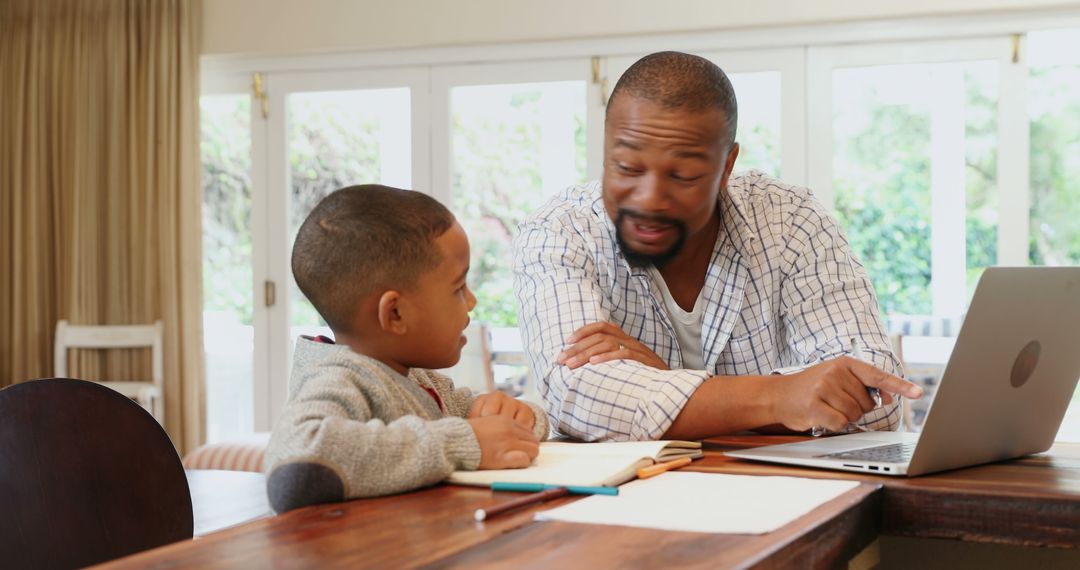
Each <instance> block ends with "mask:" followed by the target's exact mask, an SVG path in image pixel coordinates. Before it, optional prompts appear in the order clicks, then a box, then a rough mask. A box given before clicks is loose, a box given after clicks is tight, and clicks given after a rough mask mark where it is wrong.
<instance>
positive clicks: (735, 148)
mask: <svg viewBox="0 0 1080 570" xmlns="http://www.w3.org/2000/svg"><path fill="white" fill-rule="evenodd" d="M738 158H739V143H731V150H729V151H728V155H727V161H726V162H725V163H724V176H723V177H722V178H721V180H720V189H721V190H722V189H724V188H727V181H728V177H730V176H731V171H732V170H733V169H734V168H735V160H736V159H738Z"/></svg>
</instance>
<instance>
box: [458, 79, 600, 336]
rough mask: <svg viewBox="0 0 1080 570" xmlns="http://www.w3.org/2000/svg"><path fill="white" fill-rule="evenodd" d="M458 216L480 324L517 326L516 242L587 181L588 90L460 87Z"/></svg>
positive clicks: (568, 85) (581, 85) (567, 85)
mask: <svg viewBox="0 0 1080 570" xmlns="http://www.w3.org/2000/svg"><path fill="white" fill-rule="evenodd" d="M450 108H451V114H452V121H453V127H452V133H453V134H452V140H451V149H452V150H451V155H450V160H451V163H452V164H453V175H452V176H453V178H452V180H453V182H452V184H451V193H452V196H453V198H452V199H451V208H452V209H453V211H454V212H455V213H456V214H457V216H458V219H459V221H460V222H461V224H462V226H463V227H464V228H465V231H466V232H467V233H468V235H469V240H470V246H471V248H472V263H471V266H470V269H469V281H470V287H471V288H472V290H473V293H474V294H475V295H476V299H477V304H476V309H475V310H474V311H473V313H472V317H473V319H475V320H477V321H478V322H482V323H485V324H487V325H489V326H494V327H516V326H517V318H518V316H517V301H516V300H515V299H514V292H513V274H512V272H511V268H510V259H511V256H512V251H511V247H510V241H511V239H513V237H514V235H516V234H517V225H518V223H520V222H521V221H522V220H523V219H524V218H525V216H527V215H528V214H530V213H531V212H533V211H534V210H535V209H536V208H538V207H539V206H540V205H541V204H543V202H544V201H546V200H547V199H548V198H549V197H550V196H551V195H553V194H555V193H556V192H558V191H560V190H562V189H563V188H565V187H567V186H570V185H571V184H574V183H580V182H584V181H585V82H584V81H553V82H545V83H517V84H502V85H474V86H463V87H454V88H452V89H451V91H450Z"/></svg>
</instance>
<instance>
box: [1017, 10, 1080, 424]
mask: <svg viewBox="0 0 1080 570" xmlns="http://www.w3.org/2000/svg"><path fill="white" fill-rule="evenodd" d="M1028 40H1029V42H1028V43H1029V46H1030V50H1029V53H1030V58H1029V67H1028V69H1029V79H1028V115H1029V118H1030V120H1031V241H1030V252H1031V263H1032V264H1034V265H1077V264H1080V98H1077V93H1080V29H1075V30H1055V31H1050V32H1032V33H1031V34H1029V36H1028ZM1057 439H1058V440H1059V441H1080V390H1077V392H1076V394H1074V395H1073V399H1072V403H1071V404H1070V406H1069V410H1068V411H1067V412H1066V414H1065V421H1064V422H1063V423H1062V426H1061V430H1060V431H1059V432H1058V436H1057Z"/></svg>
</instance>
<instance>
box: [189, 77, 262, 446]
mask: <svg viewBox="0 0 1080 570" xmlns="http://www.w3.org/2000/svg"><path fill="white" fill-rule="evenodd" d="M199 107H200V110H201V112H202V118H201V121H202V124H201V136H202V184H203V325H204V330H203V338H204V339H205V344H204V346H205V348H204V350H205V353H206V392H207V393H206V419H207V422H206V423H207V439H208V440H209V441H211V442H213V441H219V440H222V439H227V438H229V437H231V436H234V435H239V434H244V433H249V432H251V431H252V429H254V399H253V381H252V380H253V357H254V353H253V349H254V331H253V329H252V322H251V318H252V275H251V100H250V98H249V97H248V96H247V95H208V96H204V97H203V98H202V99H201V102H200V105H199Z"/></svg>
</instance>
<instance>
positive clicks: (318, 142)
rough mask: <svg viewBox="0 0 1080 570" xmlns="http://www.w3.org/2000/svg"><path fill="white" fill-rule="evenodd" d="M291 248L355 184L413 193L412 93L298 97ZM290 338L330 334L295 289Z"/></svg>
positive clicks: (292, 140) (292, 109)
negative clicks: (323, 206)
mask: <svg viewBox="0 0 1080 570" xmlns="http://www.w3.org/2000/svg"><path fill="white" fill-rule="evenodd" d="M287 112H288V135H287V136H288V157H289V188H290V191H289V226H290V227H289V236H290V239H289V244H290V247H291V245H292V243H293V241H294V240H295V237H296V232H297V231H298V230H299V229H300V224H302V223H303V222H304V218H306V217H307V215H308V214H309V213H310V212H311V209H312V208H314V207H315V204H317V203H318V202H319V200H321V199H322V198H323V197H324V196H326V195H327V194H329V193H330V192H333V191H334V190H337V189H339V188H342V187H345V186H351V185H354V184H385V185H388V186H394V187H397V188H408V189H412V142H411V141H412V137H411V132H412V131H411V126H410V125H411V116H410V93H409V89H408V88H394V89H369V90H356V91H326V92H309V93H295V94H292V95H289V97H288V99H287ZM289 295H290V313H291V315H290V322H291V330H290V336H289V338H290V339H294V340H295V339H296V337H297V336H298V335H301V334H306V335H317V334H325V335H327V336H331V333H330V329H329V328H327V327H326V323H324V322H323V320H322V318H321V317H320V316H319V314H318V313H317V312H316V311H315V308H314V307H312V306H311V303H309V302H308V300H307V299H306V298H305V297H304V295H303V293H301V292H300V290H299V288H297V287H296V283H295V281H290V283H289Z"/></svg>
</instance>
